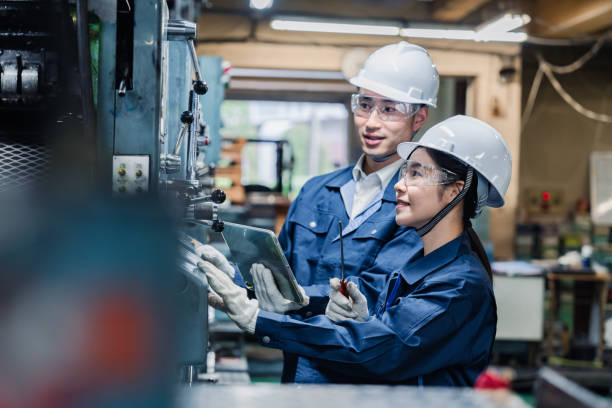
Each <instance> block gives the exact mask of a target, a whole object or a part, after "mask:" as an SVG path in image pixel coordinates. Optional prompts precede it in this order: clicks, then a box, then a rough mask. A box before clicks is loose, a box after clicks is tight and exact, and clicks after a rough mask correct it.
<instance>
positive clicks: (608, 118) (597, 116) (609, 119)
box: [540, 64, 612, 123]
mask: <svg viewBox="0 0 612 408" xmlns="http://www.w3.org/2000/svg"><path fill="white" fill-rule="evenodd" d="M540 66H541V67H542V71H543V72H544V74H545V75H546V77H547V78H548V80H549V81H550V83H551V84H552V86H553V88H555V90H556V91H557V93H558V94H559V95H560V96H561V98H563V100H564V101H565V102H567V104H568V105H569V106H571V107H572V108H573V109H574V110H575V111H576V112H578V113H580V114H581V115H584V116H586V117H587V118H589V119H593V120H596V121H598V122H605V123H612V115H606V114H604V113H597V112H593V111H592V110H590V109H587V108H585V107H584V106H582V105H581V104H580V103H578V102H577V101H576V100H575V99H574V98H572V97H571V95H570V94H568V93H567V92H566V91H565V89H563V87H562V86H561V84H560V83H559V81H558V80H557V78H555V76H554V75H553V73H552V69H551V68H550V66H548V65H547V64H543V65H540Z"/></svg>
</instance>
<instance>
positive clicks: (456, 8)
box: [433, 0, 489, 23]
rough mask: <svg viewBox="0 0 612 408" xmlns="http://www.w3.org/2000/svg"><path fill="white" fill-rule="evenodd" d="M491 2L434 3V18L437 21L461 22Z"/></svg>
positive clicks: (443, 0) (447, 0)
mask: <svg viewBox="0 0 612 408" xmlns="http://www.w3.org/2000/svg"><path fill="white" fill-rule="evenodd" d="M488 2H489V0H440V1H436V2H434V12H433V18H434V19H435V20H437V21H444V22H447V23H450V22H459V21H461V20H463V19H464V18H465V17H467V16H468V15H469V14H470V13H472V12H473V11H475V10H477V9H478V8H480V7H481V6H482V5H484V4H485V3H488Z"/></svg>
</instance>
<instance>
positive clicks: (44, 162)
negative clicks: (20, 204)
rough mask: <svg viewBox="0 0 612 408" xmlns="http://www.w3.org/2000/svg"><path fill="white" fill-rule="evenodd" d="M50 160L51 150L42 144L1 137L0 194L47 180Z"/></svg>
mask: <svg viewBox="0 0 612 408" xmlns="http://www.w3.org/2000/svg"><path fill="white" fill-rule="evenodd" d="M50 158H51V156H50V152H49V148H48V147H46V146H44V145H42V144H38V143H35V142H31V141H17V140H14V139H12V138H7V137H0V194H1V193H3V192H7V191H14V190H22V189H25V188H29V187H33V186H34V185H36V184H37V183H39V182H41V181H43V180H45V178H46V177H47V175H48V173H49V165H50Z"/></svg>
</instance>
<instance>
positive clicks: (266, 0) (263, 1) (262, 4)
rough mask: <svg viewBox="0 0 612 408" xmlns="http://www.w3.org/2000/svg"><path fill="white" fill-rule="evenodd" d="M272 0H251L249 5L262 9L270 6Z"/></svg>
mask: <svg viewBox="0 0 612 408" xmlns="http://www.w3.org/2000/svg"><path fill="white" fill-rule="evenodd" d="M273 3H274V0H251V1H250V2H249V6H251V8H254V9H257V10H263V9H267V8H270V7H272V4H273Z"/></svg>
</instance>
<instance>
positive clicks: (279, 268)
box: [179, 222, 304, 305]
mask: <svg viewBox="0 0 612 408" xmlns="http://www.w3.org/2000/svg"><path fill="white" fill-rule="evenodd" d="M224 225H225V226H224V228H223V232H222V233H221V234H222V236H223V239H224V240H225V243H226V244H227V246H228V248H229V250H230V255H231V256H230V258H231V259H230V260H231V261H233V262H234V263H235V264H236V266H238V270H239V271H240V275H242V278H243V280H244V282H245V283H246V285H247V288H249V289H253V287H254V281H253V277H252V275H251V265H253V264H254V263H259V264H262V265H264V266H265V267H266V268H268V269H270V271H272V275H273V276H274V280H275V282H276V285H277V286H278V289H279V291H280V292H281V294H282V295H283V297H284V298H285V299H288V300H291V301H293V302H296V303H297V304H300V305H302V304H304V296H303V295H302V293H301V292H300V291H299V289H298V283H297V281H296V280H295V275H294V274H293V271H292V270H291V267H290V266H289V262H287V259H286V258H285V254H284V253H283V250H282V248H281V246H280V244H279V242H278V239H277V238H276V235H274V232H272V231H270V230H267V229H263V228H257V227H251V226H248V225H242V224H234V223H232V222H224ZM179 242H180V243H181V246H182V247H184V248H189V249H191V250H193V248H195V247H197V246H199V245H202V244H201V243H200V242H198V241H197V240H195V239H194V238H192V237H191V236H189V235H187V234H181V235H180V237H179ZM184 248H183V249H184ZM187 254H189V252H187V251H181V255H182V257H183V258H187V260H189V261H191V262H194V261H195V263H196V264H197V260H195V259H193V258H192V257H190V256H188V255H187ZM193 255H195V254H193ZM190 258H191V259H190ZM196 258H197V256H196Z"/></svg>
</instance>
